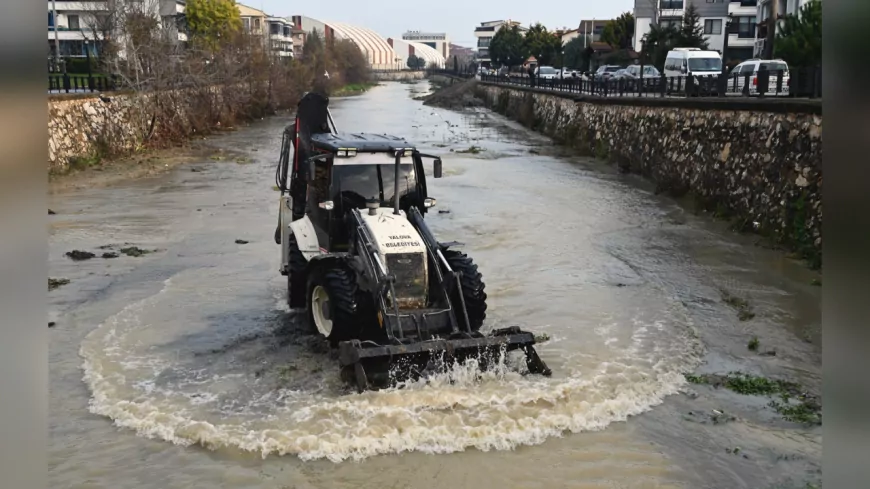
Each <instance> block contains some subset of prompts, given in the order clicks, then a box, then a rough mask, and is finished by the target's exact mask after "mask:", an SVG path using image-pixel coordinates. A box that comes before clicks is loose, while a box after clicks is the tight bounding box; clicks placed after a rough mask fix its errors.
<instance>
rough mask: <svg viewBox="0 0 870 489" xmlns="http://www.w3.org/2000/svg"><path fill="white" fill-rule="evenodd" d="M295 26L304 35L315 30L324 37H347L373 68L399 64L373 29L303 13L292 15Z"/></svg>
mask: <svg viewBox="0 0 870 489" xmlns="http://www.w3.org/2000/svg"><path fill="white" fill-rule="evenodd" d="M293 22H294V23H295V24H296V26H297V27H298V28H299V29H301V30H303V31H304V32H305V35H308V34H310V33H311V32H312V31H314V30H317V33H318V34H319V35H320V36H322V37H323V38H324V39H347V40H349V41H351V42H353V43H354V44H356V45H357V46H358V47H359V49H360V51H362V52H363V54H365V56H366V59H367V60H368V62H369V66H370V67H371V68H372V69H374V70H394V69H396V66H397V65H398V64H399V62H400V61H399V59H400V58H399V56H398V55H397V54H396V52H395V51H394V50H393V48H392V46H390V44H389V43H387V40H386V39H384V38H383V37H381V36H380V35H379V34H378V33H376V32H375V31H373V30H371V29H369V28H366V27H361V26H357V25H353V24H347V23H344V22H330V21H321V20H317V19H314V18H311V17H306V16H304V15H296V16H293Z"/></svg>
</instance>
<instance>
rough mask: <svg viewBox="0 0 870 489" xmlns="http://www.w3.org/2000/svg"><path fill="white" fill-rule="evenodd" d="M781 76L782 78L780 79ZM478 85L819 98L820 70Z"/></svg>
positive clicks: (493, 79) (498, 78)
mask: <svg viewBox="0 0 870 489" xmlns="http://www.w3.org/2000/svg"><path fill="white" fill-rule="evenodd" d="M783 75H784V76H783ZM479 79H480V80H481V81H485V82H489V83H497V84H501V85H515V86H523V87H530V88H537V89H541V90H552V91H559V92H567V93H575V94H578V95H595V96H601V97H761V98H764V97H791V98H795V97H800V98H811V99H815V98H821V96H822V83H821V81H822V77H821V69H820V67H809V68H800V69H792V70H789V71H788V72H785V73H783V72H782V71H759V72H758V73H757V74H745V75H740V74H730V75H725V74H722V75H710V76H692V75H683V76H664V75H661V76H659V77H655V78H652V77H644V78H642V79H639V78H619V79H613V78H608V79H603V78H597V77H595V76H578V77H562V78H550V79H531V78H529V77H528V76H527V75H521V74H512V75H479Z"/></svg>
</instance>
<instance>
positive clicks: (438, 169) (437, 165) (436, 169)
mask: <svg viewBox="0 0 870 489" xmlns="http://www.w3.org/2000/svg"><path fill="white" fill-rule="evenodd" d="M432 166H433V169H432V173H433V175H434V176H435V178H441V171H442V170H441V158H435V162H434V163H433V164H432Z"/></svg>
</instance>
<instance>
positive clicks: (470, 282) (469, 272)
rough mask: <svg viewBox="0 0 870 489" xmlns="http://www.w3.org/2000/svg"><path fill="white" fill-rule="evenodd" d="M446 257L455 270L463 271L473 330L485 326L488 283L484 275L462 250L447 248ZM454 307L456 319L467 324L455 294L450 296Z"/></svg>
mask: <svg viewBox="0 0 870 489" xmlns="http://www.w3.org/2000/svg"><path fill="white" fill-rule="evenodd" d="M443 253H444V258H445V259H446V260H447V263H449V264H450V268H451V269H453V271H455V272H461V273H462V277H461V278H460V283H461V284H462V297H463V299H465V309H466V310H467V311H468V321H469V322H470V323H471V324H470V325H469V326H470V327H471V331H477V330H479V329H480V327H481V326H483V320H484V319H486V292H485V291H484V289H485V288H486V285H485V284H484V283H483V275H481V274H480V272H479V271H478V270H477V265H475V264H474V261H473V260H472V259H471V258H470V257H469V256H468V255H466V254H465V253H462V252H461V251H454V250H445V251H444V252H443ZM450 301H451V302H452V303H453V307H454V308H455V309H456V311H457V312H456V319H457V320H458V321H459V322H460V325H461V326H464V325H465V316H463V315H462V312H461V309H460V308H461V307H462V303H461V302H459V297H458V296H457V295H456V294H453V296H452V297H450Z"/></svg>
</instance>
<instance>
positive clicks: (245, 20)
mask: <svg viewBox="0 0 870 489" xmlns="http://www.w3.org/2000/svg"><path fill="white" fill-rule="evenodd" d="M242 26H244V28H245V30H246V31H248V32H250V31H251V18H250V17H245V18H243V19H242Z"/></svg>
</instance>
